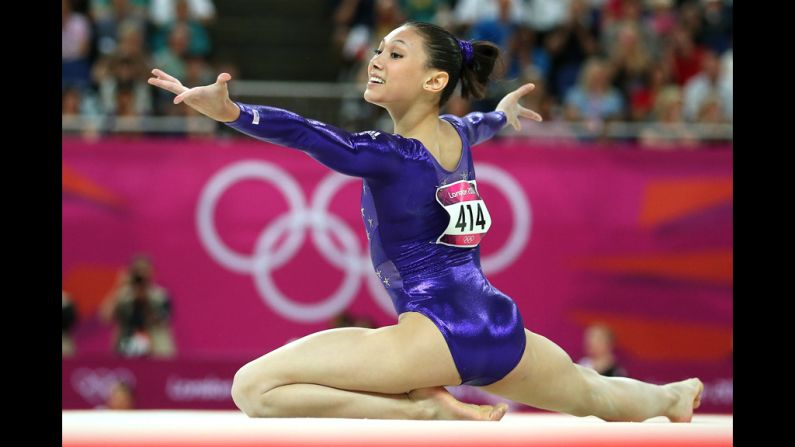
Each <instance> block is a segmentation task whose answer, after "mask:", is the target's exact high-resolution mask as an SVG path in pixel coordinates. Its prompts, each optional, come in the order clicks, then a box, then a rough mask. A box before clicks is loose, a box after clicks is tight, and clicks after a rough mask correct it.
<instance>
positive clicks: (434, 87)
mask: <svg viewBox="0 0 795 447" xmlns="http://www.w3.org/2000/svg"><path fill="white" fill-rule="evenodd" d="M448 82H450V75H448V74H447V72H446V71H432V72H431V74H430V77H428V78H427V79H425V82H424V83H423V84H422V88H423V89H425V90H427V91H429V92H431V93H441V92H442V90H444V88H445V87H446V86H447V83H448Z"/></svg>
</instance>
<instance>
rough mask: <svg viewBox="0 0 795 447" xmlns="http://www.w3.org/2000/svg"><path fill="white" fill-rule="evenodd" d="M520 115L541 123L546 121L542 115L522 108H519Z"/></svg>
mask: <svg viewBox="0 0 795 447" xmlns="http://www.w3.org/2000/svg"><path fill="white" fill-rule="evenodd" d="M519 115H520V116H523V117H525V118H530V119H531V120H535V121H539V122H540V121H544V118H542V117H541V115H540V114H538V113H536V112H534V111H532V110H530V109H527V108H524V107H522V106H519Z"/></svg>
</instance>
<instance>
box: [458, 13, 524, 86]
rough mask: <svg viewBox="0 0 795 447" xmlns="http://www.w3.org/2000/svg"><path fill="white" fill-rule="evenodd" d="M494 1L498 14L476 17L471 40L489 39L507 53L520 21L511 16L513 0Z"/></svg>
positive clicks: (470, 32)
mask: <svg viewBox="0 0 795 447" xmlns="http://www.w3.org/2000/svg"><path fill="white" fill-rule="evenodd" d="M494 3H496V4H497V14H496V15H495V16H494V17H484V18H480V19H476V20H475V22H474V23H473V24H472V28H471V29H470V31H469V40H488V41H490V42H493V43H495V44H496V45H497V46H498V47H500V50H501V51H502V52H503V54H505V53H507V52H508V51H509V49H510V46H511V42H512V39H513V36H514V34H515V32H516V29H517V23H518V21H516V20H514V19H513V18H512V17H511V7H512V6H511V5H512V4H511V0H496V1H495V2H494ZM509 76H510V74H509Z"/></svg>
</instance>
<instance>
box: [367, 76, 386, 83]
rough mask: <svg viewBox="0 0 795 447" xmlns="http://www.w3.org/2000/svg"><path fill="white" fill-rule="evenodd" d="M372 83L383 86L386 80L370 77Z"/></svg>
mask: <svg viewBox="0 0 795 447" xmlns="http://www.w3.org/2000/svg"><path fill="white" fill-rule="evenodd" d="M370 82H375V83H377V84H383V83H384V80H383V79H381V78H379V77H378V76H370Z"/></svg>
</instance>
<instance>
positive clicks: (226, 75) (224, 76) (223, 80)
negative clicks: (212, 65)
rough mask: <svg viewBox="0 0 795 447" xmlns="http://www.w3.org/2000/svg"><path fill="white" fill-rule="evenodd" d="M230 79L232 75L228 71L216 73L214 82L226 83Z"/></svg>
mask: <svg viewBox="0 0 795 447" xmlns="http://www.w3.org/2000/svg"><path fill="white" fill-rule="evenodd" d="M230 80H232V75H230V74H229V73H221V74H219V75H218V79H217V80H216V82H217V83H219V84H226V83H227V82H229V81H230Z"/></svg>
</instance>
